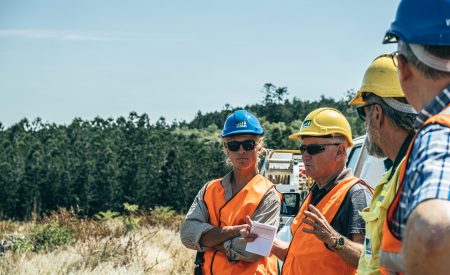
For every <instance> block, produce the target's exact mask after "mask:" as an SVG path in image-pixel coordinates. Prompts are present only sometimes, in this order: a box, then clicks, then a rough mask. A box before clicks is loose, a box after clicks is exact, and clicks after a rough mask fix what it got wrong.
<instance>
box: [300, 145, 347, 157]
mask: <svg viewBox="0 0 450 275" xmlns="http://www.w3.org/2000/svg"><path fill="white" fill-rule="evenodd" d="M341 144H342V143H329V144H309V145H306V146H305V145H301V146H300V154H304V153H305V151H306V152H308V154H310V155H317V154H319V153H322V152H323V151H325V146H339V145H341Z"/></svg>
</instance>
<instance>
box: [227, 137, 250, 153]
mask: <svg viewBox="0 0 450 275" xmlns="http://www.w3.org/2000/svg"><path fill="white" fill-rule="evenodd" d="M226 145H227V148H228V150H230V151H232V152H236V151H239V148H241V145H242V147H243V148H244V150H245V151H250V150H253V149H255V146H256V141H254V140H253V139H247V140H244V141H229V142H227V143H226Z"/></svg>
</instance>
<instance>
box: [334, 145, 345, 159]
mask: <svg viewBox="0 0 450 275" xmlns="http://www.w3.org/2000/svg"><path fill="white" fill-rule="evenodd" d="M345 154H347V150H346V149H345V146H344V145H343V144H341V145H339V146H338V148H337V151H336V159H340V158H342V157H344V156H345Z"/></svg>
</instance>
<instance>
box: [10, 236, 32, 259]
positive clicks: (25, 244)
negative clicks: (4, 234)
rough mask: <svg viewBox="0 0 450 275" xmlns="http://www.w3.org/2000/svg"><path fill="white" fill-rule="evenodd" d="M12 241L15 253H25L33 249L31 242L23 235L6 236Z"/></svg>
mask: <svg viewBox="0 0 450 275" xmlns="http://www.w3.org/2000/svg"><path fill="white" fill-rule="evenodd" d="M7 239H8V240H9V241H11V243H12V247H11V249H12V251H14V252H16V253H20V254H21V253H26V252H28V251H30V250H33V242H32V240H31V239H30V238H27V237H25V236H17V235H12V236H9V237H8V238H7Z"/></svg>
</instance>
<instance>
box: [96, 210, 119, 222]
mask: <svg viewBox="0 0 450 275" xmlns="http://www.w3.org/2000/svg"><path fill="white" fill-rule="evenodd" d="M119 215H120V214H119V212H114V211H111V210H108V211H105V212H104V211H100V212H98V213H97V214H96V215H95V218H96V219H98V220H99V221H102V222H104V221H109V220H113V219H115V218H117V217H118V216H119Z"/></svg>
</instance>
